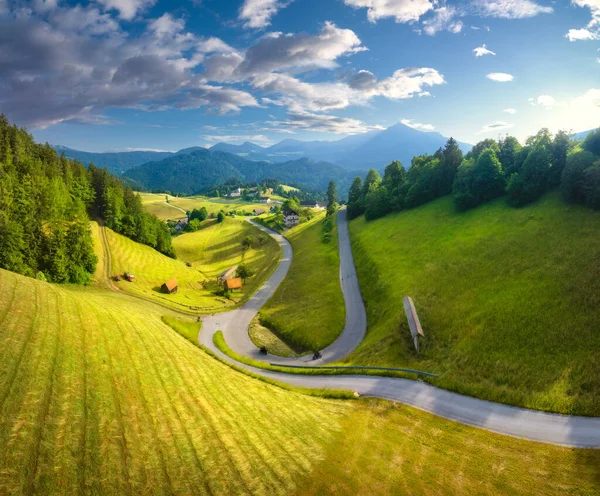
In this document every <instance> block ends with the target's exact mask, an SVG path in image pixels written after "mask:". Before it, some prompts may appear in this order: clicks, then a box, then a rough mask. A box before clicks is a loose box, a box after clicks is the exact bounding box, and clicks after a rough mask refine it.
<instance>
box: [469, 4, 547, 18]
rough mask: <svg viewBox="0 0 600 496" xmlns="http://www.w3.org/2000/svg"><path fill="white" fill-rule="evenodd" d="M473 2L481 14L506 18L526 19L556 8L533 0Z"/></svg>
mask: <svg viewBox="0 0 600 496" xmlns="http://www.w3.org/2000/svg"><path fill="white" fill-rule="evenodd" d="M473 4H474V6H475V8H476V9H477V11H478V13H479V14H480V15H481V16H484V17H501V18H504V19H524V18H526V17H534V16H536V15H538V14H550V13H551V12H553V10H554V9H553V8H552V7H549V6H543V5H540V4H538V3H535V2H533V1H531V0H474V2H473Z"/></svg>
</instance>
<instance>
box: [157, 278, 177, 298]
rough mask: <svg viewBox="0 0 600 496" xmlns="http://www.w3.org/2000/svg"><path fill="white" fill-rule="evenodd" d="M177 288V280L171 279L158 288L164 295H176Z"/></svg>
mask: <svg viewBox="0 0 600 496" xmlns="http://www.w3.org/2000/svg"><path fill="white" fill-rule="evenodd" d="M178 288H179V285H178V284H177V279H175V278H174V277H171V279H169V280H168V281H167V282H165V283H164V284H163V285H162V286H161V287H160V290H161V291H162V292H163V293H166V294H175V293H177V289H178Z"/></svg>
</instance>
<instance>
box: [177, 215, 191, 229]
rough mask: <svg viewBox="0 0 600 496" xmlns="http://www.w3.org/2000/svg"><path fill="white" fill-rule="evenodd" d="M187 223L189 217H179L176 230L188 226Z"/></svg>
mask: <svg viewBox="0 0 600 496" xmlns="http://www.w3.org/2000/svg"><path fill="white" fill-rule="evenodd" d="M187 223H188V218H187V217H186V218H185V219H179V220H178V221H177V224H175V230H176V231H182V230H183V228H184V227H185V226H187Z"/></svg>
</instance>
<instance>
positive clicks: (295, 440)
mask: <svg viewBox="0 0 600 496" xmlns="http://www.w3.org/2000/svg"><path fill="white" fill-rule="evenodd" d="M0 287H2V288H4V289H5V290H4V291H1V292H0V321H1V322H2V326H0V340H1V342H2V343H3V346H2V349H3V358H2V360H0V406H1V408H2V415H0V493H2V494H59V493H61V494H76V493H81V494H156V493H164V494H248V493H253V494H290V492H291V491H293V490H294V489H295V488H296V487H297V486H296V483H297V481H298V480H301V477H302V476H306V475H308V474H309V473H310V471H311V469H312V467H313V466H314V465H315V464H316V463H318V461H319V460H320V459H321V458H322V457H323V456H324V449H325V446H326V445H327V444H328V443H330V442H331V441H332V440H333V437H334V435H335V432H336V431H338V430H339V429H340V421H341V416H342V415H347V414H348V413H350V412H351V410H352V409H351V405H349V404H343V403H339V402H332V401H326V400H321V399H317V398H311V397H307V396H302V395H299V394H296V393H292V392H288V391H285V390H282V389H279V388H276V387H273V386H269V385H267V384H265V383H262V382H260V381H257V380H255V379H251V378H249V377H246V376H244V375H242V374H239V373H237V372H234V371H233V370H231V369H230V368H229V367H227V366H225V365H222V364H220V363H219V362H217V361H216V360H214V359H212V358H210V357H209V356H208V355H206V354H205V353H203V352H202V351H200V350H199V349H198V348H196V347H195V346H193V345H192V344H191V343H189V342H188V341H186V340H185V339H183V338H182V337H180V336H178V335H177V334H176V333H175V332H174V331H173V330H172V329H171V328H169V327H168V326H167V325H165V324H164V323H163V322H162V321H161V318H160V315H161V314H160V313H159V312H158V311H157V309H156V307H155V306H153V305H151V304H146V303H143V302H138V301H137V300H133V299H131V298H124V297H123V296H121V295H117V294H112V293H97V292H91V291H77V290H70V289H61V288H59V287H57V286H53V285H50V284H46V283H41V282H38V281H35V280H34V279H30V278H26V277H21V276H18V275H16V274H12V273H10V272H6V271H4V270H0ZM233 399H234V400H233Z"/></svg>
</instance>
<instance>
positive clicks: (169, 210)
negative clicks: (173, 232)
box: [139, 193, 266, 220]
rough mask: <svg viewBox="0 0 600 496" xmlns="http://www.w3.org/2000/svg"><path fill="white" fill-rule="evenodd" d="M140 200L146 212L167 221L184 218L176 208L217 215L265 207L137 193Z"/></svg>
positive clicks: (198, 197)
mask: <svg viewBox="0 0 600 496" xmlns="http://www.w3.org/2000/svg"><path fill="white" fill-rule="evenodd" d="M139 195H140V196H141V198H142V203H143V205H144V207H145V208H146V210H147V211H148V212H150V213H151V214H154V215H156V216H157V217H158V218H160V219H163V220H167V219H171V220H175V219H181V218H183V217H185V213H184V212H182V211H181V210H178V209H177V208H174V207H178V208H180V209H182V210H184V211H192V210H193V209H195V208H197V209H201V208H202V207H206V210H207V211H208V213H209V214H211V213H214V214H215V215H216V214H218V213H219V211H220V210H224V211H225V212H228V211H230V210H235V211H243V212H252V211H253V210H254V209H255V208H266V205H264V204H259V203H247V202H243V201H241V200H232V199H227V198H223V199H217V198H208V197H205V196H188V197H176V196H171V195H165V194H164V193H139ZM167 196H168V198H169V204H167V203H165V198H166V197H167Z"/></svg>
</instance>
